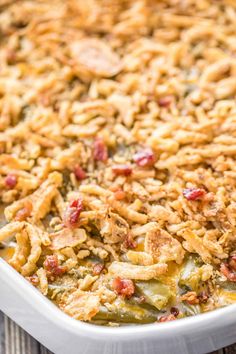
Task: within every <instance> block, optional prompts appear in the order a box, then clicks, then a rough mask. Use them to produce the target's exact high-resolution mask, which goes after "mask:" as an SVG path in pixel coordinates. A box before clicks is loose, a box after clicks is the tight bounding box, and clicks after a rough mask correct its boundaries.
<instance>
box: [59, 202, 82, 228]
mask: <svg viewBox="0 0 236 354" xmlns="http://www.w3.org/2000/svg"><path fill="white" fill-rule="evenodd" d="M82 210H83V202H82V199H80V198H78V199H75V200H73V201H72V202H71V203H70V204H69V206H68V207H67V209H66V212H65V216H64V223H65V226H66V227H68V228H73V227H76V226H77V224H78V221H79V216H80V213H81V211H82Z"/></svg>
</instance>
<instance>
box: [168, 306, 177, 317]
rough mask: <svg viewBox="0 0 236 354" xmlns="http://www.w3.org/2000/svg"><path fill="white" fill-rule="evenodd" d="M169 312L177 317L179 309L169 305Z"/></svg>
mask: <svg viewBox="0 0 236 354" xmlns="http://www.w3.org/2000/svg"><path fill="white" fill-rule="evenodd" d="M170 313H171V314H172V315H173V316H175V317H177V316H178V315H179V309H177V307H171V309H170Z"/></svg>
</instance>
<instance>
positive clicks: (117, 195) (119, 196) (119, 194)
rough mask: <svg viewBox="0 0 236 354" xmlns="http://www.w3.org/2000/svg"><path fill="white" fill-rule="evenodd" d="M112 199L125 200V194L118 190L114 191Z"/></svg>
mask: <svg viewBox="0 0 236 354" xmlns="http://www.w3.org/2000/svg"><path fill="white" fill-rule="evenodd" d="M114 197H115V199H116V200H123V199H125V197H126V194H125V192H124V191H122V190H118V191H116V192H115V193H114Z"/></svg>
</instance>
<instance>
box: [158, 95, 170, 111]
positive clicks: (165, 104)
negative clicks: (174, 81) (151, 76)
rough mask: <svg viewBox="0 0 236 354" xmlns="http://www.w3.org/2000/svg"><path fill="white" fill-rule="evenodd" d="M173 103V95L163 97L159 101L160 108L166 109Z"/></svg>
mask: <svg viewBox="0 0 236 354" xmlns="http://www.w3.org/2000/svg"><path fill="white" fill-rule="evenodd" d="M172 102H173V96H171V95H168V96H164V97H161V98H159V100H158V104H159V106H160V107H164V108H168V107H170V105H171V103H172Z"/></svg>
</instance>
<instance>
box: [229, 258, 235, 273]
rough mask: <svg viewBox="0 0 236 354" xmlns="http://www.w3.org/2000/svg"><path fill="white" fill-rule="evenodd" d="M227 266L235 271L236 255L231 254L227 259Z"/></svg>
mask: <svg viewBox="0 0 236 354" xmlns="http://www.w3.org/2000/svg"><path fill="white" fill-rule="evenodd" d="M229 266H230V268H231V269H233V270H235V271H236V256H231V257H230V259H229Z"/></svg>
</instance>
